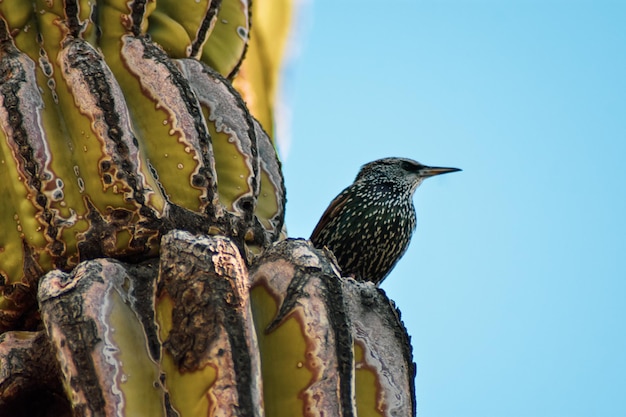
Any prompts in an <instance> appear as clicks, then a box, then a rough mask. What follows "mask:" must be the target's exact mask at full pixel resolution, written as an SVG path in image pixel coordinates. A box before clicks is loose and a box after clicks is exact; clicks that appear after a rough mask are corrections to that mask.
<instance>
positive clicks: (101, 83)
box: [0, 0, 415, 417]
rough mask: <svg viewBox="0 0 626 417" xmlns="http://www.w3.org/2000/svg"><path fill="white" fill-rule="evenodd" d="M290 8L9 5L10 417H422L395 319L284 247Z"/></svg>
mask: <svg viewBox="0 0 626 417" xmlns="http://www.w3.org/2000/svg"><path fill="white" fill-rule="evenodd" d="M272 1H274V3H272ZM272 1H270V0H258V3H257V2H255V3H254V4H250V3H249V1H247V0H221V1H219V0H197V1H189V2H174V1H173V0H158V1H155V0H150V1H146V0H132V1H127V0H101V1H97V2H95V1H93V0H64V1H60V0H55V1H47V0H34V1H32V2H29V1H23V0H3V1H2V2H0V90H1V91H0V92H1V94H0V127H1V129H0V136H1V137H0V178H1V179H2V181H0V191H1V192H3V194H4V198H3V199H2V201H1V202H0V222H1V224H2V232H0V333H1V334H0V415H15V416H20V415H29V416H33V415H54V416H66V415H67V416H69V415H74V416H88V415H89V416H91V415H98V416H100V415H106V416H108V415H117V416H148V415H150V416H158V415H163V416H168V417H171V416H181V417H183V416H196V415H198V416H200V415H201V416H259V417H260V416H282V415H285V416H297V415H302V416H322V415H326V416H356V415H357V414H358V415H359V416H407V415H414V414H415V398H414V386H413V377H414V365H413V363H412V358H411V350H410V343H409V339H408V336H407V335H406V331H405V329H404V327H403V325H402V322H401V320H400V317H399V313H398V311H397V310H396V308H395V306H394V305H393V303H392V302H390V301H389V300H388V299H387V298H386V296H385V295H384V293H383V292H382V291H381V290H379V289H377V288H375V287H374V286H372V285H371V284H366V283H358V282H355V281H353V280H351V279H347V278H342V277H341V275H340V272H339V271H338V269H337V267H336V266H335V265H334V263H333V258H332V255H330V254H328V253H326V252H325V251H320V250H317V249H315V248H313V247H312V245H311V244H310V243H309V242H307V241H304V240H294V239H285V237H286V232H285V228H284V209H285V201H286V200H285V189H284V182H283V177H282V173H281V169H280V162H279V160H278V157H277V154H276V151H275V148H274V145H273V142H272V139H271V137H270V135H268V133H266V130H264V128H263V127H265V128H267V129H268V131H269V132H270V133H271V132H272V130H273V127H272V126H273V125H272V123H273V120H272V116H271V109H272V107H273V93H274V89H275V84H276V75H275V74H276V73H277V62H278V61H279V60H280V55H279V54H278V55H276V54H268V53H267V52H264V51H263V50H262V48H261V47H260V45H261V44H263V42H264V41H267V38H268V37H269V38H272V37H276V41H277V42H282V39H284V36H286V33H287V32H286V31H285V28H284V27H283V26H280V27H276V28H272V26H271V24H268V23H267V22H265V23H264V22H263V21H262V20H260V21H259V22H258V29H256V31H255V27H257V26H255V24H256V21H253V19H252V17H254V16H257V15H258V16H262V17H264V18H266V19H268V21H271V22H275V21H280V15H281V14H282V15H283V16H284V15H285V14H287V13H288V12H289V10H290V8H289V7H290V2H288V1H286V0H282V1H278V0H272ZM279 3H280V4H282V5H283V6H284V7H282V8H281V7H276V6H277V5H278V4H279ZM272 6H274V7H272ZM272 14H273V17H271V16H272ZM268 16H270V17H271V18H270V17H268ZM252 23H255V24H252ZM255 36H256V37H255ZM263 71H267V72H268V73H267V76H264V77H261V76H260V74H261V73H262V72H263ZM239 73H240V74H239ZM257 118H258V119H257Z"/></svg>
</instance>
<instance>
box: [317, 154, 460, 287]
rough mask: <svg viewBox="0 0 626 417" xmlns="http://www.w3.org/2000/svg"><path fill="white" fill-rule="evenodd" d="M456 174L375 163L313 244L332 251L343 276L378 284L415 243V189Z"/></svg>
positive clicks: (401, 162) (329, 215)
mask: <svg viewBox="0 0 626 417" xmlns="http://www.w3.org/2000/svg"><path fill="white" fill-rule="evenodd" d="M455 171H460V169H458V168H440V167H429V166H426V165H422V164H420V163H419V162H416V161H413V160H411V159H406V158H384V159H379V160H377V161H374V162H370V163H369V164H366V165H364V166H363V167H361V170H360V171H359V174H358V175H357V177H356V179H355V180H354V183H353V184H352V185H350V186H349V187H348V188H346V189H345V190H343V191H342V192H341V194H339V195H338V196H337V197H335V199H334V200H333V201H332V202H331V203H330V206H329V207H328V208H327V209H326V211H325V212H324V214H323V215H322V218H321V219H320V221H319V223H318V224H317V226H316V227H315V230H313V233H312V234H311V242H313V245H314V246H315V247H316V248H319V249H321V248H323V247H326V248H328V249H330V250H331V251H332V252H333V254H334V255H335V258H337V263H338V264H339V266H340V267H341V269H342V272H343V275H344V276H351V277H353V278H355V279H357V280H360V281H371V282H373V283H374V284H377V285H378V284H380V282H382V280H384V279H385V277H386V276H387V275H388V274H389V272H390V271H391V270H392V269H393V267H394V266H395V265H396V263H397V262H398V260H399V259H400V258H401V257H402V255H404V252H406V249H407V247H408V246H409V242H410V241H411V235H412V234H413V231H414V230H415V222H416V216H415V207H414V206H413V193H414V192H415V189H416V188H417V187H418V186H419V185H420V184H421V183H422V181H423V180H424V179H425V178H428V177H432V176H434V175H439V174H446V173H448V172H455Z"/></svg>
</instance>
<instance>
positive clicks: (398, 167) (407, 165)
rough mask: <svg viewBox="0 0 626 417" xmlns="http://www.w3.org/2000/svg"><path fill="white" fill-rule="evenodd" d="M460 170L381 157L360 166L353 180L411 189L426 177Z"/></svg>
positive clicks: (409, 160)
mask: <svg viewBox="0 0 626 417" xmlns="http://www.w3.org/2000/svg"><path fill="white" fill-rule="evenodd" d="M456 171H461V170H460V169H459V168H444V167H431V166H428V165H423V164H420V163H419V162H417V161H414V160H412V159H408V158H383V159H378V160H376V161H372V162H370V163H368V164H365V165H363V166H362V167H361V170H360V171H359V174H358V175H357V176H356V180H355V182H368V183H372V184H383V183H395V184H398V185H402V186H406V187H408V188H409V189H410V190H411V191H415V189H416V188H417V187H418V186H419V185H420V184H421V183H422V181H423V180H424V179H426V178H428V177H433V176H435V175H440V174H447V173H449V172H456Z"/></svg>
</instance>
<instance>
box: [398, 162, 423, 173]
mask: <svg viewBox="0 0 626 417" xmlns="http://www.w3.org/2000/svg"><path fill="white" fill-rule="evenodd" d="M400 166H401V167H402V169H404V170H405V171H409V172H417V171H419V166H417V165H415V164H412V163H410V162H407V161H402V164H401V165H400Z"/></svg>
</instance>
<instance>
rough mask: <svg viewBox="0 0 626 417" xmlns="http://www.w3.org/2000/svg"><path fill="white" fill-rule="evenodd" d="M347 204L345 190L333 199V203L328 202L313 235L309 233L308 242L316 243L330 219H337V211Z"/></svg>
mask: <svg viewBox="0 0 626 417" xmlns="http://www.w3.org/2000/svg"><path fill="white" fill-rule="evenodd" d="M347 202H348V197H347V193H346V190H343V191H342V192H341V194H339V195H338V196H337V197H335V199H334V200H333V201H331V202H330V204H329V205H328V208H327V209H326V211H325V212H324V214H322V217H321V218H320V221H319V222H318V223H317V226H315V229H314V230H313V233H311V237H310V238H309V240H311V241H312V242H316V241H317V239H318V238H319V237H320V236H319V234H320V233H321V231H322V230H323V229H324V228H325V227H326V226H327V225H328V223H329V222H330V220H331V219H333V218H336V217H337V213H339V211H341V210H342V209H343V207H344V206H345V205H346V203H347Z"/></svg>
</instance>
